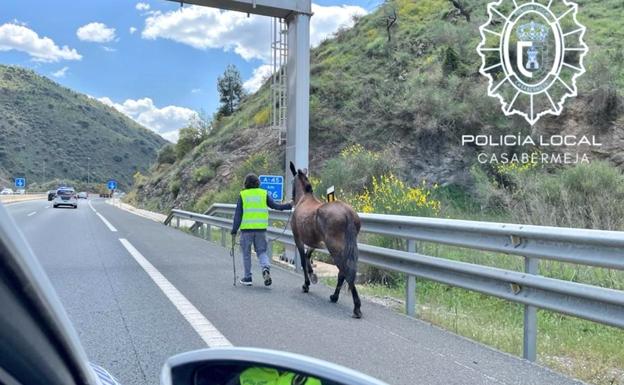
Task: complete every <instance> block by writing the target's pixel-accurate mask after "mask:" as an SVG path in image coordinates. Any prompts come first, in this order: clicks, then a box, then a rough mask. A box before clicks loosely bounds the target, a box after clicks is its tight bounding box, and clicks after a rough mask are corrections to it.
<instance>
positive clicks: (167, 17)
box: [141, 4, 366, 62]
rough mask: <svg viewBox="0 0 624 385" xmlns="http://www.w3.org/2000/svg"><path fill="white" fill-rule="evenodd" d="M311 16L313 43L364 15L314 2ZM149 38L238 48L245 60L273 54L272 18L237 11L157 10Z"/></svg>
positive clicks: (356, 10)
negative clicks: (248, 15) (355, 16)
mask: <svg viewBox="0 0 624 385" xmlns="http://www.w3.org/2000/svg"><path fill="white" fill-rule="evenodd" d="M312 11H313V12H314V16H312V19H311V26H310V30H311V36H310V42H311V44H312V45H316V44H318V43H319V42H320V41H322V40H323V39H325V38H326V37H328V36H329V35H331V34H332V33H333V32H335V31H336V30H337V29H338V28H339V27H341V26H351V25H352V23H353V20H352V16H353V15H364V14H366V10H365V9H364V8H361V7H357V6H347V5H343V6H330V7H324V6H320V5H316V4H313V5H312ZM141 35H142V37H143V38H145V39H158V38H161V39H169V40H173V41H176V42H179V43H183V44H186V45H189V46H191V47H194V48H197V49H201V50H205V49H210V48H217V49H223V50H224V51H234V52H236V53H237V54H238V55H240V56H241V57H242V58H243V59H245V60H251V59H261V60H263V61H264V62H269V61H270V57H271V50H270V48H271V47H270V40H271V21H270V19H269V18H267V17H261V16H254V15H252V16H251V17H247V15H246V14H244V13H241V12H233V11H221V10H218V9H215V8H208V7H200V6H189V7H184V8H181V9H177V10H175V11H169V12H165V13H163V12H160V11H156V12H153V13H152V14H151V15H150V16H148V17H147V18H146V19H145V28H144V29H143V32H142V34H141Z"/></svg>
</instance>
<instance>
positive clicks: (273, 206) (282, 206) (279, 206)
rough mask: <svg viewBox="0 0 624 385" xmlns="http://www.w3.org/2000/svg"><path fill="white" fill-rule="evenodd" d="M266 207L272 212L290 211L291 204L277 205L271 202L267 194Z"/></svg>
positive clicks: (271, 199)
mask: <svg viewBox="0 0 624 385" xmlns="http://www.w3.org/2000/svg"><path fill="white" fill-rule="evenodd" d="M267 206H269V207H270V208H272V209H273V210H280V211H284V210H291V209H292V204H290V203H284V204H280V203H277V202H275V201H274V200H273V198H271V196H270V195H269V194H267Z"/></svg>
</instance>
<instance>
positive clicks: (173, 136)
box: [160, 130, 180, 143]
mask: <svg viewBox="0 0 624 385" xmlns="http://www.w3.org/2000/svg"><path fill="white" fill-rule="evenodd" d="M160 136H162V137H163V138H165V139H167V140H168V141H170V142H172V143H176V142H177V141H178V138H179V137H180V131H178V130H175V131H168V132H163V133H162V134H160Z"/></svg>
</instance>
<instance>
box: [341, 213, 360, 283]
mask: <svg viewBox="0 0 624 385" xmlns="http://www.w3.org/2000/svg"><path fill="white" fill-rule="evenodd" d="M346 219H347V223H346V229H345V245H344V251H343V257H344V258H345V266H346V275H345V278H346V279H347V282H348V283H350V284H351V283H354V282H355V275H356V274H357V262H358V248H357V234H358V230H357V228H356V227H355V220H354V219H353V218H352V217H351V215H347V218H346Z"/></svg>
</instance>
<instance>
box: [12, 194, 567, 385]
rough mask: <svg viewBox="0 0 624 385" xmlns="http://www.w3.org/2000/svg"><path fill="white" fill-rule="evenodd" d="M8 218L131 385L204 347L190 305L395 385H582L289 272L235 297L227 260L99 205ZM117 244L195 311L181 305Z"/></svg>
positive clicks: (247, 340)
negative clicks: (356, 309)
mask: <svg viewBox="0 0 624 385" xmlns="http://www.w3.org/2000/svg"><path fill="white" fill-rule="evenodd" d="M7 208H8V210H9V212H10V213H11V214H12V215H13V217H14V219H15V220H16V222H17V223H18V226H19V227H20V229H21V230H22V231H23V233H24V234H25V236H26V238H27V240H28V241H29V242H30V245H31V247H32V248H33V250H34V252H35V254H36V255H37V256H38V258H39V259H40V261H41V263H42V264H43V266H44V269H45V270H46V272H47V273H48V275H49V276H50V279H51V281H52V283H53V285H54V286H55V288H56V290H57V292H58V294H59V296H60V298H61V301H62V302H63V304H64V306H65V307H66V310H67V312H68V314H69V317H70V319H71V320H72V322H73V323H74V326H75V327H76V329H77V330H78V333H79V335H80V338H81V341H82V343H83V345H84V346H85V349H86V351H87V354H88V355H89V358H90V359H91V360H92V361H93V362H95V363H97V364H99V365H102V366H104V367H105V368H107V369H108V370H109V371H110V372H111V373H113V374H114V375H115V376H117V377H118V379H119V380H120V381H121V382H122V383H123V384H126V385H135V384H136V385H138V384H157V383H158V376H159V372H160V368H161V366H162V364H163V362H164V361H165V359H166V358H167V357H168V356H170V355H172V354H175V353H179V352H183V351H187V350H191V349H198V348H205V347H207V344H206V342H205V341H206V338H203V339H202V338H201V337H200V334H198V332H197V331H196V329H194V328H193V327H192V326H191V324H190V323H189V322H188V321H187V319H186V318H185V317H184V316H183V315H182V312H184V311H182V310H183V309H187V308H189V307H193V306H191V305H190V304H192V305H194V307H193V308H194V309H196V311H198V312H199V313H201V315H203V317H205V319H206V320H208V321H209V323H210V324H211V325H210V326H214V327H215V328H216V329H218V331H219V332H220V333H221V334H222V335H223V336H224V337H225V338H227V340H229V342H231V343H232V344H234V345H235V346H254V347H265V348H271V349H278V350H285V351H290V352H295V353H300V354H305V355H309V356H313V357H317V358H321V359H324V360H328V361H332V362H335V363H338V364H341V365H345V366H348V367H351V368H353V369H356V370H359V371H362V372H364V373H366V374H369V375H371V376H373V377H377V378H379V379H381V380H384V381H386V382H388V383H389V384H410V385H412V384H440V385H442V384H444V385H449V384H518V385H520V384H522V385H530V384H552V385H555V384H575V383H576V384H578V382H576V381H574V380H571V379H568V378H566V377H564V376H561V375H559V374H556V373H553V372H552V371H550V370H548V369H545V368H542V367H540V366H538V365H535V364H532V363H529V362H526V361H524V360H521V359H518V358H516V357H512V356H509V355H507V354H503V353H500V352H497V351H495V350H493V349H490V348H488V347H485V346H483V345H480V344H477V343H474V342H472V341H469V340H466V339H464V338H462V337H459V336H456V335H454V334H452V333H449V332H446V331H443V330H440V329H438V328H437V327H434V326H431V325H429V324H427V323H425V322H421V321H418V320H415V319H411V318H408V317H405V316H403V315H401V314H397V313H396V312H393V311H391V310H389V309H386V308H384V307H382V306H379V305H376V304H373V303H370V302H367V301H363V305H362V311H363V313H364V317H363V319H361V320H356V319H352V318H351V317H350V314H351V307H352V303H351V298H350V295H349V293H348V292H347V291H346V290H343V292H342V295H341V299H340V301H339V303H338V304H332V303H330V302H329V299H328V297H329V295H330V294H331V293H332V289H331V288H328V287H325V286H323V285H315V286H312V288H311V291H310V293H308V294H303V293H302V292H301V284H302V278H301V277H299V276H297V275H295V274H294V273H292V272H290V271H286V270H282V269H279V268H274V269H273V271H272V275H273V282H274V283H273V286H271V287H270V288H265V287H264V286H263V285H262V283H261V280H260V276H261V275H260V272H259V270H258V266H257V261H254V263H253V265H254V269H255V270H254V277H256V278H255V279H256V283H255V286H253V287H242V286H237V287H234V286H233V285H232V265H231V259H230V258H229V254H228V251H227V250H225V249H223V248H222V247H220V246H217V245H215V244H212V243H209V242H207V241H204V240H202V239H200V238H197V237H194V236H192V235H189V234H186V233H184V232H182V231H179V230H176V229H173V228H169V227H166V226H163V225H161V224H159V223H156V222H153V221H150V220H147V219H144V218H141V217H139V216H136V215H134V214H131V213H128V212H125V211H123V210H120V209H118V208H115V207H113V206H110V205H108V204H106V203H104V202H103V201H101V200H93V201H91V205H90V204H89V203H88V201H86V200H81V201H80V205H79V207H78V209H76V210H74V209H63V208H59V209H54V208H52V207H51V206H50V205H49V203H48V202H44V201H32V202H23V203H15V204H11V205H8V206H7ZM96 211H97V213H96ZM33 213H34V214H33ZM98 214H99V215H98ZM105 221H106V222H108V224H107V223H105ZM112 230H116V231H112ZM120 239H125V240H127V241H124V242H126V243H127V244H131V245H132V246H131V247H133V248H134V249H135V250H136V251H137V252H138V253H140V254H141V256H142V257H144V258H145V260H147V261H148V264H151V266H153V267H152V269H153V268H155V269H156V270H157V273H153V271H152V274H158V272H159V273H160V274H162V277H161V278H160V279H161V280H162V279H165V280H166V281H168V283H170V286H172V287H173V288H174V289H171V288H170V290H176V289H177V291H176V293H178V292H179V293H178V294H181V295H182V296H183V297H185V299H186V300H188V302H190V304H188V303H186V305H182V306H180V305H179V304H178V305H177V306H176V305H174V303H172V301H170V299H169V298H168V297H167V295H166V294H165V293H164V292H163V290H161V288H160V287H159V286H158V285H157V284H156V281H155V280H153V279H152V278H151V276H150V275H148V272H147V270H146V269H145V268H144V267H143V265H144V264H139V263H138V260H137V259H135V258H134V257H133V256H132V255H131V253H130V252H129V251H128V248H127V247H125V246H124V244H123V243H122V242H121V241H120ZM237 262H238V269H239V272H240V271H241V269H242V266H241V262H240V261H237ZM148 270H149V269H148ZM150 271H151V270H150ZM178 294H175V295H171V294H170V296H171V297H172V298H174V297H175V298H178V297H180V295H178ZM181 311H182V312H181ZM201 315H198V316H201ZM202 319H203V318H202ZM204 321H205V320H204ZM202 322H203V321H202ZM204 326H205V325H204ZM215 341H216V340H215Z"/></svg>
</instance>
